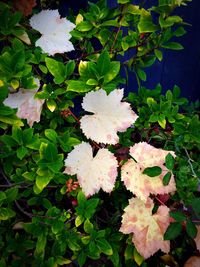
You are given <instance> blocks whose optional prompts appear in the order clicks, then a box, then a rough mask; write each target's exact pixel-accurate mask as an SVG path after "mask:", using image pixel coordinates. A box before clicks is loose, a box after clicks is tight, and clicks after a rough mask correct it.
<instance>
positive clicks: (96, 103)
mask: <svg viewBox="0 0 200 267" xmlns="http://www.w3.org/2000/svg"><path fill="white" fill-rule="evenodd" d="M123 93H124V90H123V89H115V90H113V91H112V92H111V93H110V94H109V95H107V94H106V92H105V91H104V90H103V89H100V90H98V91H95V92H94V91H93V92H89V93H87V94H86V95H85V97H84V98H83V103H82V107H83V109H85V110H86V111H89V112H92V113H93V114H92V115H85V116H83V117H82V118H81V120H80V123H81V124H80V127H81V129H82V131H83V133H84V134H85V135H86V137H87V138H90V139H92V140H94V141H95V142H97V143H104V144H117V143H118V142H119V137H118V135H117V132H125V131H126V129H127V128H128V127H130V126H131V125H132V124H133V123H134V122H135V121H136V119H137V118H138V116H137V115H136V114H135V113H134V112H133V111H132V110H131V107H130V104H129V103H126V102H121V100H122V98H123Z"/></svg>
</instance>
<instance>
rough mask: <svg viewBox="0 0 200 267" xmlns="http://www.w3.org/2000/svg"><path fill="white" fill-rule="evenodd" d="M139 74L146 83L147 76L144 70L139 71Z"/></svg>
mask: <svg viewBox="0 0 200 267" xmlns="http://www.w3.org/2000/svg"><path fill="white" fill-rule="evenodd" d="M137 74H138V76H139V78H140V79H141V80H142V81H146V79H147V75H146V73H145V71H143V70H142V69H137Z"/></svg>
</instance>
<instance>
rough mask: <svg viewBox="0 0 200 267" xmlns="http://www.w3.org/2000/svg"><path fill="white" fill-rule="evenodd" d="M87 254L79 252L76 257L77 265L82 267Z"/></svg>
mask: <svg viewBox="0 0 200 267" xmlns="http://www.w3.org/2000/svg"><path fill="white" fill-rule="evenodd" d="M86 258H87V254H86V253H85V252H84V251H81V252H80V253H79V255H78V258H77V260H78V265H79V266H80V267H82V266H83V265H84V264H85V262H86Z"/></svg>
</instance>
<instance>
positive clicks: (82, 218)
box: [75, 216, 84, 227]
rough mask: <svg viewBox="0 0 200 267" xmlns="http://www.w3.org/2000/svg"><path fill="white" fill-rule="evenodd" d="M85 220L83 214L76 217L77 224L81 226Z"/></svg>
mask: <svg viewBox="0 0 200 267" xmlns="http://www.w3.org/2000/svg"><path fill="white" fill-rule="evenodd" d="M83 222H84V217H83V216H77V217H76V219H75V226H76V227H79V226H80V225H81V224H82V223H83Z"/></svg>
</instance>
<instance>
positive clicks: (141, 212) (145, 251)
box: [120, 198, 170, 259]
mask: <svg viewBox="0 0 200 267" xmlns="http://www.w3.org/2000/svg"><path fill="white" fill-rule="evenodd" d="M153 207H154V203H153V201H152V199H150V198H148V199H147V201H146V202H143V201H142V200H140V199H139V198H131V199H130V200H129V205H128V206H127V207H126V208H125V209H124V211H125V213H124V214H123V216H122V225H121V228H120V231H121V232H122V233H124V234H130V233H133V238H132V241H133V243H134V245H135V246H136V249H137V250H138V252H139V253H140V254H141V255H142V256H143V257H144V258H145V259H147V258H149V257H150V256H151V255H153V254H154V253H155V252H157V251H158V250H159V249H161V250H162V251H163V252H165V253H168V252H169V250H170V243H169V241H165V240H164V239H163V236H164V233H165V231H166V230H167V228H168V226H169V224H170V216H169V209H168V208H167V207H166V206H160V207H159V208H158V210H157V212H156V213H154V214H153V215H152V209H153Z"/></svg>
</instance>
